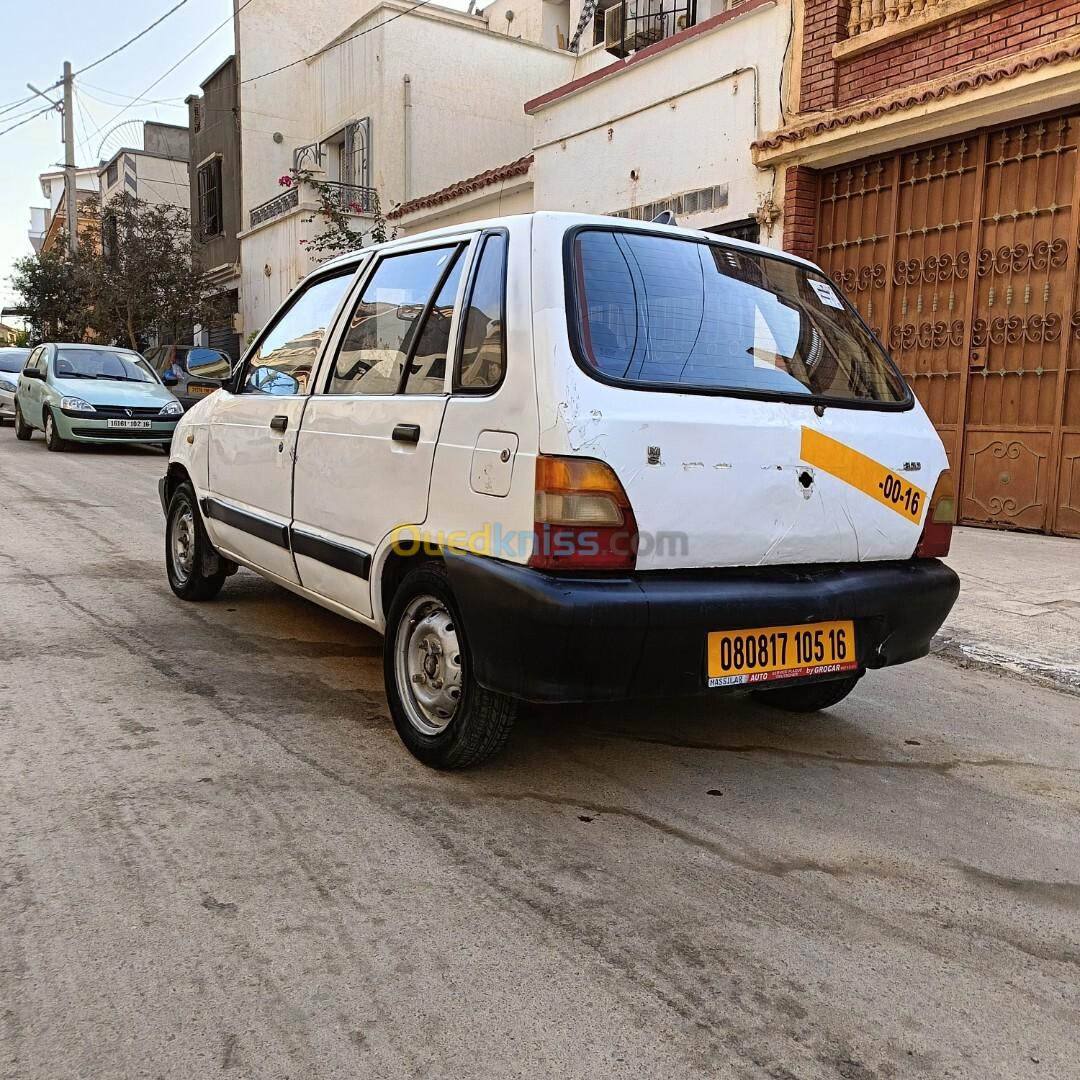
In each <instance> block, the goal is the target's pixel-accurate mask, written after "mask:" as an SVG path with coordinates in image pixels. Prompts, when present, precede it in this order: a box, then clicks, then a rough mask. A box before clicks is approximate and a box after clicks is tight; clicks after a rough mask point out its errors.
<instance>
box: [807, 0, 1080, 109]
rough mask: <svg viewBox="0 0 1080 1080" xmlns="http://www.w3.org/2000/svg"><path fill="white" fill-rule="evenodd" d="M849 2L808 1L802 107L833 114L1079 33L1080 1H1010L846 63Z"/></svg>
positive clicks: (942, 24)
mask: <svg viewBox="0 0 1080 1080" xmlns="http://www.w3.org/2000/svg"><path fill="white" fill-rule="evenodd" d="M847 15H848V4H847V3H841V4H840V5H839V7H838V6H837V4H836V0H808V2H807V3H806V7H805V29H804V52H803V74H802V83H801V86H800V92H801V96H800V108H801V110H802V111H804V112H812V111H816V110H820V109H832V108H836V107H838V106H842V105H847V104H848V103H850V102H853V101H859V100H863V99H865V98H871V97H875V96H877V95H878V94H881V93H884V92H885V91H887V90H892V89H896V88H897V87H900V86H904V85H908V84H915V83H921V82H927V81H930V80H932V79H936V78H938V77H940V76H943V75H949V74H951V73H953V72H958V71H962V70H963V69H964V68H967V67H971V66H972V65H975V64H982V63H985V62H986V61H989V60H994V59H997V58H1001V59H1005V58H1007V57H1008V56H1010V55H1012V54H1014V53H1017V52H1019V51H1021V50H1022V49H1027V48H1030V47H1031V46H1033V45H1038V44H1049V43H1050V42H1051V41H1052V40H1053V38H1054V37H1055V36H1056V35H1058V34H1064V33H1069V32H1074V31H1076V30H1077V29H1080V0H1010V2H1008V3H1002V4H1001V5H999V6H996V7H992V8H990V9H983V10H982V11H977V12H975V13H973V14H971V15H969V16H960V17H958V18H956V19H953V20H951V21H950V22H946V23H940V24H939V25H937V26H933V27H931V28H930V29H928V30H924V31H923V32H922V33H920V34H911V35H909V36H907V37H902V38H898V39H896V40H894V41H891V42H887V43H886V44H884V45H882V46H881V47H880V48H878V49H873V50H871V51H870V52H866V53H862V54H860V55H858V56H855V57H852V58H851V59H850V60H841V61H840V62H839V63H837V62H834V61H833V59H832V46H833V45H834V44H835V43H836V42H838V41H843V40H844V39H846V37H847Z"/></svg>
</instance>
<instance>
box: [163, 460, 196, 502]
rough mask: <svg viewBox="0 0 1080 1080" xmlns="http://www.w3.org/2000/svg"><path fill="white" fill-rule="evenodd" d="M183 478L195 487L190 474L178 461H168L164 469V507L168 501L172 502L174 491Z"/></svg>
mask: <svg viewBox="0 0 1080 1080" xmlns="http://www.w3.org/2000/svg"><path fill="white" fill-rule="evenodd" d="M185 480H186V481H187V482H188V483H189V484H191V486H192V487H193V488H194V487H195V485H194V484H193V483H192V480H191V474H190V473H189V472H188V471H187V469H186V468H185V467H184V466H183V465H181V464H180V462H179V461H170V462H169V467H168V469H166V470H165V506H166V509H167V508H168V505H169V503H170V502H172V497H173V494H174V492H175V491H176V489H177V488H178V487H179V486H180V485H181V484H182V483H184V481H185Z"/></svg>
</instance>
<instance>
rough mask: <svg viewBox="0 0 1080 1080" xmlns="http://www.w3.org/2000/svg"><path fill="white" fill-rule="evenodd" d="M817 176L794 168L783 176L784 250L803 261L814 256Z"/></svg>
mask: <svg viewBox="0 0 1080 1080" xmlns="http://www.w3.org/2000/svg"><path fill="white" fill-rule="evenodd" d="M818 194H819V191H818V173H817V171H816V170H814V169H810V168H807V166H805V165H796V166H793V167H792V168H790V169H788V171H787V172H786V173H785V175H784V250H785V251H790V252H791V253H792V254H793V255H801V256H802V257H803V258H804V259H813V258H814V257H815V255H816V251H815V245H814V238H815V234H816V231H817V212H818Z"/></svg>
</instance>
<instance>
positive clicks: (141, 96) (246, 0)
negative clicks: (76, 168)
mask: <svg viewBox="0 0 1080 1080" xmlns="http://www.w3.org/2000/svg"><path fill="white" fill-rule="evenodd" d="M251 2H252V0H244V2H243V3H242V4H241V5H240V6H239V7H238V8H237V9H236V14H237V15H239V14H240V12H241V11H243V10H244V8H246V7H247V6H248V4H250V3H251ZM232 20H233V16H232V15H230V16H229V17H228V18H227V19H225V20H224V21H223V22H220V23H218V25H217V26H215V27H214V29H213V30H211V31H210V33H209V34H207V35H206V37H204V38H203V39H202V40H201V41H200V42H198V43H197V44H195V45H193V46H192V47H191V48H190V49H188V51H187V52H186V53H184V55H183V56H181V57H180V59H179V60H177V61H176V63H175V64H173V66H172V67H171V68H169V69H168V70H167V71H164V72H162V73H161V74H160V75H159V76H158V77H157V78H156V79H155V80H154V81H153V82H152V83H151V84H150V85H149V86H148V87H147V88H146V89H145V90H143V91H142V93H140V94H139V95H138V96H137V97H134V98H132V99H131V101H129V102H128V104H127V105H125V106H124V107H123V108H122V109H121V110H120V111H119V112H118V113H116V114H114V115H113V117H112V118H111V119H110V120H109V121H107V122H108V123H115V121H116V120H117V119H118V118H119V117H121V116H123V115H124V113H126V112H127V111H128V109H130V108H131V107H132V105H137V104H138V103H139V102H142V101H144V99H145V97H146V95H147V94H149V93H150V91H151V90H153V89H154V87H155V86H157V84H158V83H159V82H161V81H162V80H163V79H164V78H165V77H166V76H168V75H171V74H172V73H173V72H174V71H175V70H176V69H177V68H178V67H179V66H180V65H181V64H182V63H183V62H184V61H185V60H186V59H187V58H188V57H189V56H191V55H192V54H193V53H195V52H197V51H198V50H199V49H201V48H202V47H203V46H204V45H205V44H206V43H207V42H208V41H209V40H210V39H211V38H212V37H213V36H214V35H215V34H216V33H217V32H218V31H219V30H221V29H222V27H224V26H227V25H228V24H229V23H231V22H232ZM104 126H105V125H104V124H102V125H101V127H98V128H97V129H96V130H95V131H94V132H93V133H92V134H91V136H90V137H91V138H93V136H94V135H97V134H98V132H100V131H101V129H102V128H103V127H104Z"/></svg>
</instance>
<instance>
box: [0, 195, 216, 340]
mask: <svg viewBox="0 0 1080 1080" xmlns="http://www.w3.org/2000/svg"><path fill="white" fill-rule="evenodd" d="M79 216H80V219H81V220H83V221H85V222H86V224H85V226H84V227H83V228H81V229H80V247H79V251H78V253H77V254H76V255H71V254H69V253H68V252H67V249H66V245H64V246H63V248H60V249H58V250H55V251H50V252H47V253H45V254H42V255H32V256H28V257H26V258H24V259H20V260H19V261H18V262H17V263H16V264H15V272H14V274H13V275H12V285H13V286H14V288H15V290H16V292H17V293H18V295H19V298H20V303H19V306H20V308H21V310H22V311H23V313H24V314H25V317H26V319H27V321H28V322H29V324H30V333H31V338H32V339H33V341H34V342H35V343H36V342H39V341H49V340H52V341H83V340H85V339H89V340H92V341H98V342H105V343H115V344H123V345H126V346H128V347H129V348H132V349H137V348H139V345H140V341H141V340H145V338H146V336H147V335H148V334H149V333H151V332H152V331H153V330H155V329H156V328H157V327H163V326H167V325H175V324H178V323H179V324H185V323H186V324H190V323H194V322H203V323H205V322H210V321H213V320H214V319H215V318H216V317H217V316H218V308H219V306H220V303H221V302H220V300H218V299H216V298H215V295H214V290H213V289H211V287H210V286H209V284H208V282H207V278H206V275H205V273H204V272H203V271H202V269H201V268H200V267H199V265H198V263H197V261H196V260H195V259H194V258H193V252H192V238H191V221H190V218H189V217H188V213H187V211H186V210H183V209H181V208H179V207H176V206H169V205H164V204H154V205H150V204H147V203H145V202H143V201H142V200H141V199H136V198H134V197H133V196H131V195H128V194H126V193H125V194H122V195H119V196H117V197H116V198H114V199H111V200H110V201H109V203H108V204H107V205H106V206H104V207H101V206H100V205H98V204H97V203H96V202H88V203H86V204H84V205H83V206H82V207H80V212H79Z"/></svg>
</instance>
